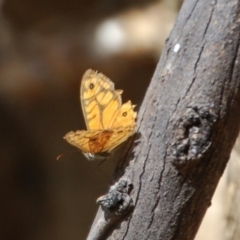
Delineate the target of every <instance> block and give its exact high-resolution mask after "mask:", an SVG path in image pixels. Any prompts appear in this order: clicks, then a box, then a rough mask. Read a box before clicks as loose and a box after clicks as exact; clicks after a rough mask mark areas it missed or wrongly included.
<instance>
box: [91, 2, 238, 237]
mask: <svg viewBox="0 0 240 240" xmlns="http://www.w3.org/2000/svg"><path fill="white" fill-rule="evenodd" d="M239 19H240V2H239V1H236V0H215V1H208V0H186V1H185V2H184V4H183V6H182V9H181V11H180V13H179V17H178V19H177V22H176V25H175V26H174V29H173V30H172V33H171V35H170V37H169V39H168V40H167V42H166V47H165V50H164V52H163V54H162V56H161V59H160V62H159V64H158V66H157V68H156V71H155V74H154V76H153V79H152V82H151V84H150V86H149V89H148V90H147V93H146V96H145V99H144V102H143V104H142V106H141V109H140V112H139V117H138V118H139V119H138V133H139V134H138V135H136V137H135V141H134V142H133V146H132V149H131V151H130V152H129V153H128V154H125V156H124V157H123V158H122V159H121V160H120V162H119V164H118V167H117V171H116V174H115V178H114V179H115V180H114V182H116V183H118V184H119V183H120V180H123V179H124V180H125V181H126V182H127V184H129V185H128V186H125V190H122V189H120V190H118V189H117V187H116V185H115V187H112V188H111V190H110V192H109V193H108V195H106V196H105V202H101V201H100V204H101V205H102V206H103V207H102V209H103V210H104V211H103V210H102V209H99V212H98V215H97V217H96V219H95V221H94V223H93V226H92V229H91V231H90V234H89V236H88V239H89V240H90V239H141V240H144V239H152V240H156V239H161V240H172V239H174V240H176V239H179V240H180V239H181V240H183V239H185V240H186V239H189V240H190V239H194V236H195V234H196V232H197V230H198V227H199V225H200V223H201V220H202V218H203V216H204V214H205V212H206V210H207V208H208V207H209V206H210V205H211V198H212V195H213V193H214V190H215V188H216V186H217V183H218V181H219V179H220V177H221V175H222V173H223V171H224V169H225V166H226V164H227V161H228V159H229V155H230V152H231V149H232V147H233V145H234V142H235V140H236V138H237V135H238V132H239V125H240V92H239V85H240V76H239V71H240V64H239V63H240V62H239V61H240V52H239V42H240V20H239ZM136 84H137V73H136ZM127 184H126V185H127ZM120 185H121V184H120ZM114 191H115V192H114ZM117 193H118V194H117ZM121 194H122V195H121ZM127 194H129V197H131V199H132V203H133V205H134V207H132V208H131V204H130V201H129V198H127V197H126V195H127ZM116 195H118V199H121V200H122V201H119V204H123V203H124V204H125V205H127V204H126V201H125V200H126V199H127V202H128V204H129V207H128V208H127V207H122V206H121V208H118V209H117V210H116V207H115V214H114V210H111V209H109V204H110V202H111V201H110V200H112V202H114V199H116V198H117V197H116ZM119 195H121V196H120V198H119ZM101 200H102V199H101ZM112 202H111V204H113V203H112ZM111 204H110V205H111ZM112 206H115V205H114V204H113V205H112ZM113 209H114V207H113ZM126 209H127V211H126ZM122 210H124V211H125V212H124V211H122Z"/></svg>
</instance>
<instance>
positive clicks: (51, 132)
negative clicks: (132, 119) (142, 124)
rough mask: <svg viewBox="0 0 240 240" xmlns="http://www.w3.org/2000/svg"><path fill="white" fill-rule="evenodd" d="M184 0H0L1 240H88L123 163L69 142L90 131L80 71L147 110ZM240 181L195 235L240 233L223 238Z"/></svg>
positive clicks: (208, 236) (226, 186)
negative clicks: (92, 73) (91, 157)
mask: <svg viewBox="0 0 240 240" xmlns="http://www.w3.org/2000/svg"><path fill="white" fill-rule="evenodd" d="M181 2H182V1H179V0H168V1H167V0H150V1H149V0H148V1H147V0H140V1H139V0H138V1H126V0H121V1H112V0H101V1H94V0H88V1H86V0H78V1H76V0H69V1H64V0H58V1H56V0H35V1H29V0H22V1H17V0H5V1H1V0H0V6H1V12H0V113H1V116H0V143H1V144H0V190H1V191H0V192H1V201H0V226H1V227H0V239H1V240H8V239H9V240H10V239H11V240H15V239H18V240H26V239H34V240H35V239H45V240H48V239H49V240H50V239H51V240H52V239H58V240H66V239H68V240H75V239H85V238H86V236H87V234H88V231H89V229H90V227H91V223H92V221H93V219H94V216H95V213H96V211H97V205H96V203H95V201H96V199H97V197H99V196H100V195H102V194H104V193H105V192H106V191H107V189H108V186H109V182H110V179H111V175H112V172H113V170H114V166H115V164H116V163H115V162H114V160H112V161H106V162H104V163H103V164H102V165H101V166H98V162H89V161H87V160H86V159H85V158H84V157H83V155H82V153H81V152H80V151H77V150H76V149H75V148H74V147H72V146H70V145H69V144H68V143H67V142H65V141H64V140H63V136H64V135H65V134H66V133H67V132H69V131H70V130H77V129H85V123H84V122H83V116H82V113H81V109H80V102H79V86H80V80H81V77H82V75H83V73H84V72H85V71H86V70H87V69H88V68H92V69H95V70H98V71H100V72H102V73H104V74H105V75H107V76H108V77H109V78H110V79H112V80H113V81H114V82H115V86H116V88H117V89H124V93H123V101H124V102H125V101H127V100H129V99H131V100H132V102H133V103H134V104H137V105H138V108H139V106H140V105H141V102H142V99H143V97H144V93H145V91H146V89H147V87H148V84H149V81H150V80H151V77H152V75H153V72H154V69H155V67H156V64H157V62H158V60H159V56H160V54H161V50H162V48H163V45H164V42H165V40H166V38H167V37H168V34H169V32H170V31H171V29H172V27H173V25H174V22H175V20H176V17H177V14H178V11H179V9H180V6H181ZM239 145H240V144H239ZM238 149H240V148H238ZM239 152H240V151H239ZM62 153H66V154H65V155H63V156H62V157H61V158H60V159H59V160H58V161H57V160H56V158H57V156H59V155H60V154H62ZM234 158H235V159H237V160H236V161H235V164H236V163H237V164H238V165H237V166H238V167H233V168H232V169H233V171H234V172H235V171H236V169H238V171H240V170H239V168H240V167H239V154H238V151H237V150H236V151H235V155H234ZM238 173H239V172H238ZM232 175H233V174H231V176H232ZM228 176H229V175H228ZM236 176H239V175H237V174H236ZM232 181H233V182H234V184H235V182H237V183H236V184H235V185H234V184H233V185H234V187H229V186H230V185H229V182H230V183H232ZM238 181H239V180H238V177H235V178H234V180H232V179H231V178H229V177H228V178H225V180H224V181H222V182H223V184H222V185H223V187H222V188H221V189H224V190H220V191H219V193H218V195H219V196H218V197H217V198H216V199H217V200H216V203H214V204H213V206H212V207H211V208H209V211H208V215H209V214H210V217H207V219H210V220H204V221H210V222H207V224H205V225H204V224H203V226H205V227H203V230H200V231H199V234H198V236H197V238H196V239H198V240H200V239H205V240H208V239H209V240H210V239H211V240H214V239H218V240H219V239H240V238H233V237H231V238H223V237H225V235H226V234H223V232H225V230H224V229H225V227H226V226H228V228H227V229H230V228H232V229H233V230H230V232H231V233H233V232H234V234H235V235H236V233H237V234H239V230H236V229H239V226H240V225H239V215H240V214H238V215H237V216H238V218H237V217H236V216H232V215H230V212H231V211H230V210H231V207H229V209H228V208H226V210H225V212H224V211H223V205H222V202H224V206H232V204H233V203H232V201H233V199H234V201H235V204H236V202H237V199H238V197H236V193H237V194H238V195H237V196H239V190H238V186H239V182H238ZM231 186H232V185H231ZM236 186H237V187H236ZM226 189H227V190H226ZM229 189H230V190H229ZM226 191H229V194H226ZM222 193H224V194H222ZM223 196H225V198H226V196H231V197H229V198H228V199H223ZM214 201H215V200H214ZM226 202H228V204H226ZM215 208H217V209H218V210H213V213H211V211H212V210H211V209H215ZM233 209H235V211H232V214H233V215H234V214H235V212H236V208H233ZM238 209H239V208H238ZM239 212H240V211H238V213H239ZM219 214H220V215H219ZM235 215H236V214H235ZM220 216H221V217H220ZM235 218H236V219H237V220H236V219H235ZM234 224H235V225H234ZM237 224H238V225H237ZM233 226H238V227H233ZM223 230H224V231H223ZM201 234H203V235H201ZM228 235H229V236H230V235H231V234H228ZM238 236H239V235H238ZM214 237H215V238H214ZM220 237H222V238H220Z"/></svg>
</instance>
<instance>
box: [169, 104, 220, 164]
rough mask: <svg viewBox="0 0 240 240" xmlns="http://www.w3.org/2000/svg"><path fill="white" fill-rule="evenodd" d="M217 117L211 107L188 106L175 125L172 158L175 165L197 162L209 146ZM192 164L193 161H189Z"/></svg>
mask: <svg viewBox="0 0 240 240" xmlns="http://www.w3.org/2000/svg"><path fill="white" fill-rule="evenodd" d="M216 120H217V116H216V114H215V113H214V111H213V108H212V107H211V106H207V107H197V106H190V107H188V108H187V110H186V112H185V113H184V114H183V116H182V117H181V118H180V119H179V121H178V122H177V124H176V131H175V137H174V138H175V142H174V143H173V144H172V156H173V157H174V159H175V164H177V165H182V164H183V165H186V164H187V163H189V160H199V159H200V158H201V157H202V156H203V154H204V153H205V152H206V151H207V150H208V149H209V147H210V146H211V140H212V137H211V135H212V128H213V124H214V122H216ZM191 162H193V161H191Z"/></svg>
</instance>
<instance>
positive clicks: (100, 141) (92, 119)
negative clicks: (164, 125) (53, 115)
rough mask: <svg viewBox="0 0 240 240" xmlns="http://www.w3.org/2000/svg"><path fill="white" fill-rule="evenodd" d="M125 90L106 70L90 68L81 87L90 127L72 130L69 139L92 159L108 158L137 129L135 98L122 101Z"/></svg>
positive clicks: (86, 119) (83, 107) (83, 105)
mask: <svg viewBox="0 0 240 240" xmlns="http://www.w3.org/2000/svg"><path fill="white" fill-rule="evenodd" d="M122 93H123V91H122V90H115V87H114V83H113V82H112V81H111V80H110V79H109V78H108V77H106V76H105V75H103V74H102V73H98V72H97V71H93V70H92V69H88V70H87V71H86V72H85V73H84V75H83V77H82V83H81V87H80V101H81V105H82V111H83V116H84V119H85V123H86V126H87V130H81V131H79V130H78V131H76V132H73V131H71V132H69V133H67V134H66V135H65V136H64V139H66V141H67V142H69V143H70V144H72V145H73V146H75V147H77V148H79V149H81V150H82V152H83V154H84V155H85V156H86V157H87V159H88V160H94V159H105V158H107V157H108V156H110V155H111V152H112V151H113V150H114V149H116V148H117V147H118V146H119V145H120V144H122V143H123V142H125V141H126V140H127V139H128V138H129V137H130V136H132V135H133V134H134V133H135V132H136V117H137V113H136V112H135V111H134V110H133V109H134V107H135V105H132V103H131V101H128V102H126V103H124V104H122V97H121V94H122Z"/></svg>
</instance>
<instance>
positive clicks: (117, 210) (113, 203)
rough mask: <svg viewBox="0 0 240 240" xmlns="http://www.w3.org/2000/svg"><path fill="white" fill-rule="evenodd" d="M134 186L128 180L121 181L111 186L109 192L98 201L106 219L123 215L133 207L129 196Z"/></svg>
mask: <svg viewBox="0 0 240 240" xmlns="http://www.w3.org/2000/svg"><path fill="white" fill-rule="evenodd" d="M131 190H132V184H131V183H129V181H127V180H123V179H122V180H119V181H118V182H117V183H115V184H114V185H113V186H111V188H110V190H109V192H108V193H107V194H105V195H103V196H101V197H99V198H98V199H97V203H98V204H99V205H100V206H101V207H102V209H103V211H104V212H105V217H106V218H109V217H111V216H112V215H122V214H124V213H126V211H128V210H129V209H131V208H132V207H133V201H132V198H131V197H130V196H129V193H130V191H131Z"/></svg>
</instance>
